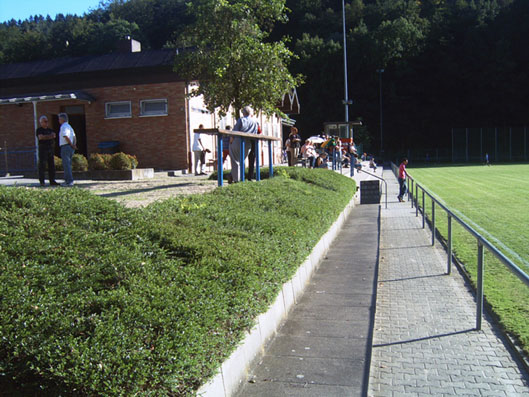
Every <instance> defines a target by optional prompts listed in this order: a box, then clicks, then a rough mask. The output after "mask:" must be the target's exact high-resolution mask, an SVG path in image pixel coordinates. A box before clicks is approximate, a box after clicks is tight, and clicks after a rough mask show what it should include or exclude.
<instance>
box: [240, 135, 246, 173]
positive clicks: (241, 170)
mask: <svg viewBox="0 0 529 397" xmlns="http://www.w3.org/2000/svg"><path fill="white" fill-rule="evenodd" d="M245 143H246V142H244V138H243V137H241V148H240V151H241V157H240V159H239V161H240V164H239V169H240V171H239V172H240V173H241V175H240V179H239V180H240V181H241V182H244V179H245V178H244V172H245V164H244V163H245V160H246V159H245V158H244V151H245V150H246V148H245V147H244V145H245Z"/></svg>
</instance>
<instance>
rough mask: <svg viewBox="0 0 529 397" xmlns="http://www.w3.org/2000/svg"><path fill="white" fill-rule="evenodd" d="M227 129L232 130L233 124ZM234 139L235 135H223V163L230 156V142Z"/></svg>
mask: <svg viewBox="0 0 529 397" xmlns="http://www.w3.org/2000/svg"><path fill="white" fill-rule="evenodd" d="M226 129H227V130H228V131H230V130H231V126H229V125H227V126H226ZM232 140H233V137H231V136H229V135H223V136H222V164H224V162H225V161H226V157H228V154H230V143H231V141H232Z"/></svg>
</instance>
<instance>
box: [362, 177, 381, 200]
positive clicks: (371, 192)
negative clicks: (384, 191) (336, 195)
mask: <svg viewBox="0 0 529 397" xmlns="http://www.w3.org/2000/svg"><path fill="white" fill-rule="evenodd" d="M379 203H380V183H379V181H360V204H379Z"/></svg>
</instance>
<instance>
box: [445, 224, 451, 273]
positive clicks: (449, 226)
mask: <svg viewBox="0 0 529 397" xmlns="http://www.w3.org/2000/svg"><path fill="white" fill-rule="evenodd" d="M447 245H448V247H447V251H448V263H447V272H446V273H447V274H450V273H452V217H451V216H450V215H448V244H447Z"/></svg>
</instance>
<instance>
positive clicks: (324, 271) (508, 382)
mask: <svg viewBox="0 0 529 397" xmlns="http://www.w3.org/2000/svg"><path fill="white" fill-rule="evenodd" d="M384 178H386V180H387V182H388V191H389V192H388V194H389V198H388V209H384V206H381V209H380V218H379V210H378V205H360V206H358V207H356V208H355V209H354V210H353V212H352V213H351V215H350V217H349V219H348V220H347V222H346V224H345V225H344V228H343V230H342V232H341V233H340V235H339V236H338V237H337V240H336V241H335V243H334V244H333V246H332V249H331V252H330V253H329V255H328V256H327V258H326V259H325V260H323V261H322V263H321V265H320V268H319V269H318V271H317V272H316V274H315V275H314V276H313V279H312V281H311V284H310V286H309V287H308V290H307V292H306V293H305V295H304V296H303V298H302V301H301V302H300V303H298V304H297V305H296V307H295V308H294V310H293V311H292V312H291V314H290V315H289V317H288V319H287V321H286V322H285V324H284V325H283V327H282V328H281V329H280V330H279V332H278V335H277V337H276V338H275V340H274V341H273V342H272V343H271V345H270V346H269V348H268V350H267V353H266V355H265V356H264V358H263V359H262V360H261V362H260V363H259V364H258V365H257V366H256V367H254V368H253V370H252V375H251V377H250V378H249V380H248V382H247V383H246V384H245V385H244V386H243V388H242V390H240V392H239V394H238V396H239V397H243V396H244V397H254V396H262V397H265V396H266V397H268V396H274V397H275V396H277V397H279V396H322V397H335V396H366V395H367V396H370V397H371V396H373V397H378V396H391V397H393V396H454V395H457V396H502V397H505V396H529V376H528V374H527V373H526V372H525V370H524V369H523V366H522V365H521V364H520V363H519V362H518V361H517V358H516V356H515V355H513V354H512V352H511V350H510V347H509V346H508V344H507V343H505V340H504V338H503V336H502V335H501V334H500V333H499V332H497V329H496V328H495V327H494V326H493V325H491V323H490V322H489V321H488V319H487V318H485V319H484V321H483V324H482V328H483V329H482V330H481V331H475V330H474V327H475V322H476V317H475V303H474V298H473V295H472V293H471V292H470V291H469V290H468V288H467V286H466V284H465V282H464V280H463V278H462V277H461V275H460V274H459V273H458V272H457V270H456V269H455V267H454V269H453V272H452V275H450V276H447V275H445V272H446V254H445V252H444V250H442V248H441V247H440V246H439V244H437V245H436V246H435V247H432V246H431V235H430V233H429V230H428V229H427V230H423V229H422V220H421V218H417V217H416V216H415V209H412V208H411V206H410V203H408V202H406V203H399V202H398V201H397V191H398V184H397V181H396V179H395V177H394V176H393V174H392V173H391V171H389V170H388V171H384ZM378 221H380V225H381V227H380V249H379V250H377V248H378V237H379V234H378ZM377 252H378V255H379V256H380V257H379V258H378V259H379V260H378V261H377ZM377 269H378V275H377ZM377 276H378V283H377V288H376V289H375V288H374V287H373V282H377ZM375 298H376V314H375V318H374V319H373V315H372V310H373V309H374V308H375V303H374V299H375Z"/></svg>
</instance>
